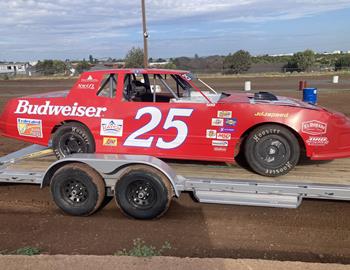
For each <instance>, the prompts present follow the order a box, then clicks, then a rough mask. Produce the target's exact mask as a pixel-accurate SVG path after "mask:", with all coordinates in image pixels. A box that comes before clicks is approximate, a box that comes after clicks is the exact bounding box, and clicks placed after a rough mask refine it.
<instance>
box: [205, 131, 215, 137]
mask: <svg viewBox="0 0 350 270" xmlns="http://www.w3.org/2000/svg"><path fill="white" fill-rule="evenodd" d="M206 137H207V138H208V139H216V130H214V129H207V135H206Z"/></svg>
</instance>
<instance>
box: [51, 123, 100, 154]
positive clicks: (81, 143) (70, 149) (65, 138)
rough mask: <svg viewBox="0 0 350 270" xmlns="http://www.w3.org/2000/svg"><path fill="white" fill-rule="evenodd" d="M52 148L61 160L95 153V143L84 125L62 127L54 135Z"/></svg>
mask: <svg viewBox="0 0 350 270" xmlns="http://www.w3.org/2000/svg"><path fill="white" fill-rule="evenodd" d="M52 148H53V150H54V152H55V155H56V157H57V158H58V159H60V158H63V157H66V156H69V155H71V154H74V153H93V152H95V141H94V138H93V136H92V135H91V133H90V131H89V130H88V129H87V128H86V127H85V126H84V125H82V124H80V123H76V122H71V123H66V124H64V125H62V126H60V127H59V128H58V129H57V131H56V132H55V133H54V135H53V138H52Z"/></svg>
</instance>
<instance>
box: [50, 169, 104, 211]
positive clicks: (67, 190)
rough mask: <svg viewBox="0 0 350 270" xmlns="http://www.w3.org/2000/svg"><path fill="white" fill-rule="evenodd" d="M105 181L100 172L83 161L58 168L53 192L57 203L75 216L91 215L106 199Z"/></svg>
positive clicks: (52, 184)
mask: <svg viewBox="0 0 350 270" xmlns="http://www.w3.org/2000/svg"><path fill="white" fill-rule="evenodd" d="M105 192H106V190H105V183H104V181H103V178H102V177H101V175H100V174H99V173H97V172H96V171H95V170H94V169H92V168H91V167H89V166H87V165H85V164H81V163H71V164H68V165H65V166H63V167H62V168H60V169H58V170H57V171H56V172H55V174H54V175H53V177H52V180H51V194H52V197H53V200H54V201H55V203H56V205H57V206H58V207H59V208H60V209H62V210H63V211H64V212H65V213H67V214H69V215H73V216H89V215H91V214H93V213H94V212H95V211H97V210H98V209H99V208H100V206H101V204H102V202H103V200H104V199H105Z"/></svg>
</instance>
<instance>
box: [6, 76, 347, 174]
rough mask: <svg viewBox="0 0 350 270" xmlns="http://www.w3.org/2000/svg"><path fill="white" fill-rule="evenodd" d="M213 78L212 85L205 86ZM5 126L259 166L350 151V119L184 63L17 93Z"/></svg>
mask: <svg viewBox="0 0 350 270" xmlns="http://www.w3.org/2000/svg"><path fill="white" fill-rule="evenodd" d="M202 83H203V87H204V88H203V89H202V90H200V89H199V88H198V85H199V84H202ZM0 127H1V128H0V129H1V133H2V135H4V136H7V137H11V138H15V139H19V140H23V141H27V142H31V143H35V144H41V145H49V144H50V143H51V141H52V147H53V149H54V151H55V153H56V155H57V157H58V158H61V157H65V156H67V155H70V154H73V153H85V152H87V153H90V152H97V153H123V154H137V155H152V156H156V157H159V158H169V159H187V160H205V161H224V162H234V160H235V157H237V155H238V154H239V153H240V152H241V153H242V156H244V157H245V159H246V161H247V163H248V164H249V166H250V167H251V168H252V170H254V171H255V172H256V173H259V174H261V175H265V176H278V175H282V174H285V173H287V172H288V171H290V170H291V169H292V168H293V167H294V166H295V165H296V164H297V163H298V160H299V157H300V155H301V154H304V153H305V154H306V156H307V157H309V158H311V159H315V160H330V159H335V158H344V157H350V119H349V118H347V117H345V116H344V115H343V114H341V113H337V112H331V111H329V110H327V109H325V108H322V107H319V106H314V105H311V104H308V103H305V102H302V101H299V100H296V99H291V98H286V97H276V96H275V95H273V94H271V93H266V92H260V93H255V94H251V93H249V94H246V93H234V94H232V93H230V94H226V93H216V92H215V91H214V90H213V89H211V88H210V87H209V86H208V85H206V84H205V83H204V82H202V81H200V80H197V79H196V78H195V77H194V76H193V75H192V74H191V73H189V72H187V71H179V70H159V69H120V70H105V71H94V72H86V73H83V74H82V75H81V77H80V78H79V79H78V81H77V82H76V83H75V85H74V86H73V88H72V89H71V90H70V91H69V92H68V91H62V92H51V93H47V94H39V95H32V96H27V97H22V98H16V99H12V100H11V101H9V102H8V104H7V105H6V107H5V109H4V111H3V114H2V116H1V123H0Z"/></svg>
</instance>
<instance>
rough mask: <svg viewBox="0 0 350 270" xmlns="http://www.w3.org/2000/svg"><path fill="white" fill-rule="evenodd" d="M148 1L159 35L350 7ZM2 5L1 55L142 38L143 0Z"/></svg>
mask: <svg viewBox="0 0 350 270" xmlns="http://www.w3.org/2000/svg"><path fill="white" fill-rule="evenodd" d="M146 4H147V15H148V22H149V26H150V33H151V35H154V36H155V37H156V39H161V38H163V37H164V36H165V35H167V34H169V33H171V32H172V31H174V29H176V30H177V31H181V32H182V33H184V35H186V33H187V34H188V35H193V36H194V37H195V38H196V37H197V36H201V35H203V26H201V23H203V22H205V23H207V24H208V23H212V24H223V26H225V25H232V24H234V23H249V24H254V23H263V22H269V21H279V20H294V19H298V18H302V17H308V16H313V15H317V14H320V13H323V12H327V11H332V10H338V9H344V8H349V7H350V1H349V0H337V1H333V0H308V1H302V0H284V1H279V0H234V1H232V0H216V1H210V0H192V1H188V0H176V1H174V0H146ZM0 10H1V16H0V25H1V28H0V36H1V39H2V40H1V42H0V53H1V52H2V54H0V59H1V58H4V57H6V55H14V54H17V55H19V54H18V52H19V51H21V52H23V54H22V55H24V52H27V54H30V52H31V51H34V52H36V54H35V55H38V57H40V51H45V52H46V53H47V54H48V55H49V52H50V51H51V52H57V51H59V50H62V51H65V52H67V51H70V50H71V55H72V56H73V55H75V54H77V52H79V51H80V54H79V55H77V57H80V56H81V55H82V54H83V53H84V54H86V53H87V52H88V51H89V50H90V51H97V52H98V51H103V50H105V52H110V53H111V52H113V50H115V54H117V48H116V44H118V48H119V51H120V52H122V53H121V54H124V53H125V50H126V48H127V47H130V44H131V45H132V44H134V43H137V42H140V40H141V35H140V34H139V33H138V31H139V29H140V24H141V18H140V13H141V11H140V1H129V2H126V1H122V0H11V1H0ZM223 28H225V27H223ZM214 32H215V31H214ZM217 32H220V31H217ZM223 32H224V30H223ZM204 35H205V36H206V35H208V33H205V34H204ZM108 42H110V43H109V44H110V45H109V46H108ZM99 46H100V47H99ZM101 48H102V49H101ZM4 51H5V52H6V53H5V55H4ZM11 53H12V54H11ZM102 53H104V51H103V52H102ZM22 55H21V56H22Z"/></svg>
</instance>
